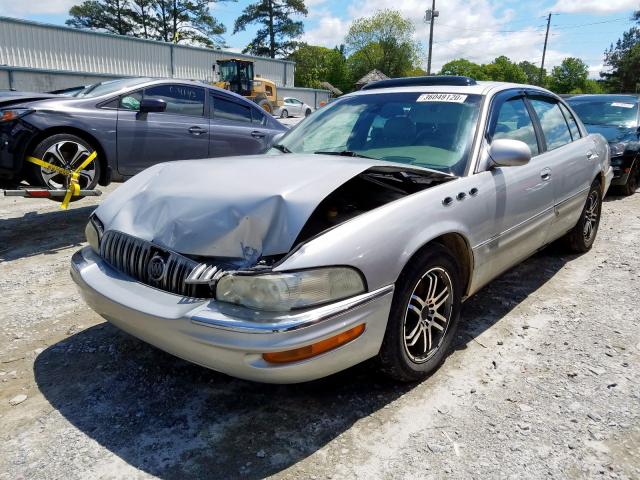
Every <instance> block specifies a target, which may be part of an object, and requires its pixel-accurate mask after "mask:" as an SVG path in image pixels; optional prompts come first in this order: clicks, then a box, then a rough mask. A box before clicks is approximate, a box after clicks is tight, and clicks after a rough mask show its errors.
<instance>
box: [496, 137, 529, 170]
mask: <svg viewBox="0 0 640 480" xmlns="http://www.w3.org/2000/svg"><path fill="white" fill-rule="evenodd" d="M489 157H491V161H492V162H493V164H494V165H496V166H498V167H519V166H521V165H526V164H527V163H529V162H530V161H531V149H530V148H529V145H527V144H526V143H524V142H521V141H520V140H510V139H507V138H498V139H496V140H494V141H493V142H491V146H490V147H489Z"/></svg>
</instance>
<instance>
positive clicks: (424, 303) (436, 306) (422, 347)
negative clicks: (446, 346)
mask: <svg viewBox="0 0 640 480" xmlns="http://www.w3.org/2000/svg"><path fill="white" fill-rule="evenodd" d="M452 305H453V284H452V282H451V278H450V277H449V274H448V273H447V271H446V270H445V269H443V268H441V267H433V268H431V269H429V270H428V271H427V272H426V273H425V274H424V275H423V276H422V278H420V280H419V281H418V283H417V284H416V286H415V287H414V288H413V292H412V293H411V297H410V300H409V304H408V305H407V309H406V311H405V315H404V322H403V338H404V348H405V352H406V353H407V355H408V357H409V358H410V359H411V361H413V362H414V363H424V362H426V361H427V360H429V359H430V358H431V357H432V356H433V355H434V354H435V353H436V352H437V351H438V349H439V348H440V346H441V344H442V341H443V340H444V338H445V335H446V333H447V330H448V328H449V324H450V320H451V312H452Z"/></svg>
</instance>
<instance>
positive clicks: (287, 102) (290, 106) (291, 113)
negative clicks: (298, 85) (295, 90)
mask: <svg viewBox="0 0 640 480" xmlns="http://www.w3.org/2000/svg"><path fill="white" fill-rule="evenodd" d="M311 113H313V109H312V108H311V106H309V105H307V104H306V103H304V102H303V101H302V100H298V99H297V98H293V97H284V98H283V100H282V106H281V107H278V108H277V109H276V110H275V111H274V112H273V114H274V115H276V116H278V117H280V118H288V117H308V116H309V115H311Z"/></svg>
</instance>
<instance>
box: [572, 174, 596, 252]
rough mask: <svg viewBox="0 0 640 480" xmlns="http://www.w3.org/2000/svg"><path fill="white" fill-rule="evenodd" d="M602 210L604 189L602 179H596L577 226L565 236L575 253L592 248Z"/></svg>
mask: <svg viewBox="0 0 640 480" xmlns="http://www.w3.org/2000/svg"><path fill="white" fill-rule="evenodd" d="M601 211H602V190H600V181H599V180H597V179H596V180H595V181H594V182H593V183H592V184H591V188H590V189H589V194H588V195H587V201H586V202H585V204H584V207H583V208H582V213H581V214H580V219H579V220H578V223H576V226H575V227H573V229H572V230H571V231H570V232H569V233H567V234H566V235H565V237H564V243H565V245H566V246H567V248H568V249H569V251H571V252H573V253H585V252H588V251H589V250H591V247H592V246H593V242H595V240H596V235H597V234H598V227H599V226H600V213H601Z"/></svg>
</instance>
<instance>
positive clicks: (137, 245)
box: [100, 230, 210, 297]
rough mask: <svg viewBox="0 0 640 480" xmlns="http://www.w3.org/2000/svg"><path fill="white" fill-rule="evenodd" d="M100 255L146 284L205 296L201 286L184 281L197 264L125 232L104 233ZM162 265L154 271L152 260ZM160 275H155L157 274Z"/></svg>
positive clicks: (110, 231) (177, 292) (168, 290)
mask: <svg viewBox="0 0 640 480" xmlns="http://www.w3.org/2000/svg"><path fill="white" fill-rule="evenodd" d="M100 255H101V256H102V258H103V259H104V260H105V261H106V262H108V263H109V264H110V265H111V266H112V267H113V268H115V269H116V270H118V271H120V272H122V273H124V274H125V275H128V276H130V277H132V278H134V279H136V280H138V281H139V282H141V283H144V284H145V285H149V286H151V287H155V288H159V289H160V290H165V291H167V292H171V293H175V294H177V295H183V296H188V297H206V296H210V295H207V294H206V292H203V290H205V289H203V288H198V287H202V286H199V285H191V284H188V283H186V282H185V280H186V279H187V277H188V276H189V274H190V273H191V271H192V270H193V269H194V268H195V267H197V266H198V262H196V261H194V260H191V259H190V258H187V257H184V256H182V255H180V254H178V253H175V252H172V251H170V250H165V249H163V248H161V247H158V246H157V245H154V244H152V243H151V242H147V241H146V240H141V239H139V238H136V237H132V236H130V235H127V234H125V233H122V232H117V231H114V230H109V231H107V232H105V234H104V235H103V237H102V241H101V243H100ZM152 259H154V262H156V263H157V264H162V267H161V268H157V269H155V270H156V271H154V270H153V267H152V265H151V263H152V262H151V260H152ZM160 270H161V271H162V274H161V275H156V276H154V275H153V274H154V273H157V271H160Z"/></svg>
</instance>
